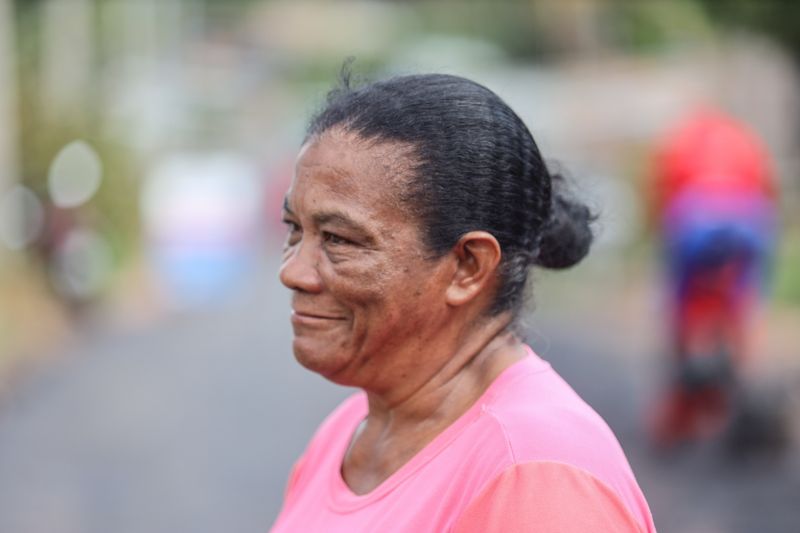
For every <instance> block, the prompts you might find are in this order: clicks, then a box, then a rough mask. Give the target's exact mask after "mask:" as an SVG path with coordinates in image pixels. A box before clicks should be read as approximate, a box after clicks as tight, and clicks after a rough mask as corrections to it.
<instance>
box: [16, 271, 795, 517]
mask: <svg viewBox="0 0 800 533" xmlns="http://www.w3.org/2000/svg"><path fill="white" fill-rule="evenodd" d="M287 302H288V296H287V295H286V294H285V292H283V291H282V290H281V289H280V288H279V287H278V286H277V283H276V282H275V281H274V280H273V279H272V278H271V277H269V278H266V279H264V280H262V281H261V282H260V283H259V284H258V285H257V286H254V287H252V288H251V290H248V291H246V294H242V295H240V296H239V297H237V298H235V299H232V300H231V301H230V302H228V303H226V304H225V305H224V306H223V307H221V308H219V309H217V310H216V311H215V312H213V313H205V314H193V315H185V316H177V317H173V318H172V319H170V320H168V321H166V322H161V323H159V324H158V325H157V326H154V327H150V328H147V329H142V330H139V331H137V332H127V333H126V332H119V331H117V332H114V333H109V332H108V331H106V330H103V331H102V332H99V331H98V332H94V333H93V332H91V331H89V332H87V334H86V335H85V336H83V337H82V338H81V340H80V341H79V342H75V343H73V344H72V345H70V346H65V347H64V349H63V352H64V353H63V354H61V355H60V356H59V357H58V358H57V362H56V363H52V362H51V363H48V365H47V366H46V367H43V368H41V369H40V370H38V371H36V372H34V373H32V374H31V375H30V376H29V377H28V378H27V379H25V381H24V382H22V383H20V384H18V386H17V387H16V388H15V389H14V390H13V391H11V393H10V394H8V395H6V396H5V397H4V399H3V402H2V404H0V532H2V533H108V532H114V533H134V532H136V533H140V532H147V533H161V532H163V533H176V532H191V533H205V532H208V533H212V532H213V533H219V532H223V531H224V532H226V533H227V532H242V533H249V532H253V533H255V532H263V531H265V529H266V528H267V526H268V525H269V524H270V523H271V521H272V520H273V518H274V516H275V514H276V512H277V509H278V507H279V505H280V499H281V493H282V490H283V485H284V481H285V478H286V475H287V473H288V470H289V468H290V465H291V462H292V461H293V459H294V458H295V457H296V456H297V454H298V453H300V451H301V450H302V447H303V444H304V443H305V441H306V440H307V439H308V437H309V436H310V434H311V432H312V431H313V428H314V427H315V426H316V425H317V423H318V422H319V421H320V420H321V419H322V417H323V416H324V415H325V413H327V412H328V411H329V410H330V409H331V408H332V407H333V406H334V405H335V404H336V403H337V402H338V401H339V399H341V398H342V397H344V396H345V395H346V394H347V391H345V390H342V389H339V388H337V387H334V386H331V385H329V384H328V383H325V382H324V381H323V380H321V379H320V378H318V377H316V376H314V375H310V374H308V373H307V372H305V371H303V370H302V369H300V368H298V366H297V365H296V364H295V363H294V361H293V359H292V357H291V354H290V348H289V345H290V338H289V328H288V321H287V312H286V311H285V309H286V304H287ZM534 316H536V317H538V318H537V319H536V320H535V324H536V326H535V328H533V329H532V333H531V335H530V340H531V343H532V344H533V346H534V348H535V349H537V351H539V352H540V353H541V354H542V355H543V356H544V357H545V358H547V359H549V360H550V361H551V362H552V363H553V364H554V366H555V367H556V368H557V369H558V370H559V371H560V372H562V374H563V375H564V376H565V377H566V378H567V379H568V381H570V382H571V383H572V384H573V386H574V387H575V388H576V389H577V390H578V391H579V392H580V393H581V394H583V395H584V397H585V398H586V399H587V400H589V401H590V403H592V404H593V405H594V406H595V407H596V408H597V409H598V411H600V413H601V414H602V415H604V416H605V417H606V419H607V420H608V421H609V422H610V424H611V425H612V427H613V428H614V430H615V431H616V432H617V434H618V435H619V437H620V439H621V441H622V443H623V446H624V447H625V448H626V450H627V451H628V454H629V456H630V459H631V462H632V464H633V467H634V470H635V471H636V473H637V476H638V478H639V480H640V483H641V485H642V487H643V489H644V490H645V493H646V495H647V496H648V499H649V500H650V503H651V507H652V508H653V512H654V514H655V517H656V524H657V526H658V527H659V530H660V531H661V532H662V533H670V532H683V533H717V532H719V533H722V532H752V531H757V532H762V533H769V532H787V533H788V532H795V531H798V530H800V526H798V524H800V505H798V502H800V471H799V470H798V468H797V464H798V462H797V460H796V456H794V455H792V456H790V457H789V459H787V460H785V461H784V462H781V463H778V464H776V465H773V466H769V465H765V464H761V463H758V464H754V465H731V464H729V463H725V462H723V461H721V460H720V459H719V458H718V454H717V453H715V450H714V449H713V448H708V447H707V448H701V449H698V450H694V451H691V452H690V453H687V454H684V455H682V456H680V457H673V458H671V459H668V458H658V457H655V456H654V455H653V454H651V453H650V452H649V451H648V448H647V446H646V445H645V443H644V440H643V438H642V437H641V432H640V430H639V422H640V419H641V416H640V414H641V412H642V401H643V398H645V396H646V391H647V389H648V388H649V382H651V381H652V380H649V378H648V377H647V376H648V372H649V369H648V367H647V365H646V364H645V363H644V362H642V361H644V360H646V359H642V360H639V361H638V362H637V360H631V358H630V357H629V356H628V355H624V354H622V353H621V352H620V351H619V350H618V349H617V348H616V347H615V344H614V339H615V338H618V337H619V335H620V334H624V333H625V332H615V331H608V330H607V329H605V330H604V328H602V327H599V328H598V327H591V326H592V325H587V324H585V323H582V322H581V321H580V319H578V318H575V317H573V316H572V315H568V314H564V313H555V314H554V313H550V314H548V313H545V312H537V314H536V315H534ZM577 333H579V334H577ZM51 361H52V359H51Z"/></svg>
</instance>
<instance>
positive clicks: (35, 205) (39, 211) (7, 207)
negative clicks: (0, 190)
mask: <svg viewBox="0 0 800 533" xmlns="http://www.w3.org/2000/svg"><path fill="white" fill-rule="evenodd" d="M43 226H44V208H43V207H42V203H41V202H40V201H39V199H38V198H37V197H36V195H35V194H34V193H33V192H32V191H31V190H30V189H28V188H27V187H24V186H22V185H15V186H13V187H11V188H10V189H9V190H8V191H7V192H6V193H5V194H4V195H2V196H0V242H2V243H3V244H4V245H5V246H6V247H7V248H10V249H12V250H20V249H22V248H25V247H26V246H27V245H29V244H30V243H32V242H33V241H35V240H36V239H37V238H38V237H39V235H40V234H41V232H42V228H43Z"/></svg>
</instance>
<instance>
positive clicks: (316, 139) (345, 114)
mask: <svg viewBox="0 0 800 533" xmlns="http://www.w3.org/2000/svg"><path fill="white" fill-rule="evenodd" d="M560 185H561V180H560V179H559V178H556V177H553V176H551V175H550V174H549V173H548V171H547V168H546V167H545V164H544V162H543V161H542V158H541V156H540V154H539V151H538V149H537V148H536V145H535V144H534V141H533V138H532V137H531V134H530V132H529V131H528V130H527V128H526V127H525V125H524V124H523V123H522V121H521V120H520V119H519V117H517V116H516V114H514V112H513V111H512V110H511V109H510V108H509V107H508V106H507V105H506V104H505V103H503V102H502V101H501V100H500V98H498V97H497V96H496V95H495V94H494V93H492V92H491V91H489V90H488V89H486V88H484V87H482V86H480V85H478V84H476V83H474V82H471V81H469V80H466V79H463V78H459V77H455V76H446V75H420V76H406V77H398V78H394V79H390V80H387V81H383V82H378V83H374V84H371V85H367V86H364V87H361V88H358V89H351V88H350V87H349V83H348V82H347V77H346V76H345V80H344V83H343V86H342V88H340V89H338V90H336V91H334V92H332V93H331V95H329V99H328V104H327V106H326V107H325V109H324V110H323V111H322V112H320V113H319V114H318V115H317V116H316V117H315V118H314V119H313V120H312V122H311V124H310V127H309V130H308V134H307V137H306V140H305V143H304V145H303V147H302V150H301V152H300V155H299V158H298V161H297V165H296V171H295V176H294V179H293V181H292V184H291V187H290V189H289V191H288V193H287V196H286V201H285V208H284V220H285V222H286V223H287V225H288V226H289V236H288V239H287V242H286V247H285V251H284V256H283V265H282V267H281V271H280V278H281V281H282V282H283V284H284V285H286V286H287V287H288V288H289V289H291V291H292V318H291V321H292V326H293V329H294V342H293V349H294V354H295V357H296V358H297V360H298V361H299V362H300V363H301V364H302V365H303V366H305V367H306V368H308V369H310V370H312V371H314V372H318V373H320V374H322V375H323V376H324V377H326V378H327V379H329V380H331V381H334V382H336V383H339V384H342V385H347V386H351V387H358V388H360V389H361V390H362V391H363V392H361V393H359V394H356V395H354V396H352V397H351V398H349V399H348V400H346V401H345V402H344V403H343V404H342V405H341V406H339V407H338V408H337V409H336V410H335V411H334V412H333V413H332V414H331V415H330V416H329V417H328V419H327V420H326V421H325V422H324V423H323V424H322V426H321V427H320V428H319V430H318V431H317V433H316V435H315V436H314V437H313V439H312V440H311V442H310V444H309V446H308V448H307V449H306V451H305V453H304V455H303V456H302V458H301V459H300V460H299V461H298V463H297V464H296V465H295V468H294V470H293V472H292V474H291V477H290V480H289V484H288V488H287V491H286V498H285V502H284V506H283V509H282V511H281V514H280V516H279V517H278V519H277V521H276V523H275V525H274V526H273V531H275V532H285V531H304V532H305V531H326V532H328V531H348V532H354V531H380V532H387V531H413V532H424V531H436V532H439V531H456V532H478V531H480V532H486V531H503V532H509V531H511V532H514V531H559V532H564V531H654V528H653V524H652V519H651V518H650V513H649V510H648V508H647V503H646V502H645V499H644V497H643V496H642V493H641V491H640V490H639V488H638V486H637V484H636V481H635V479H634V476H633V474H632V473H631V470H630V467H629V466H628V463H627V461H626V459H625V456H624V454H623V452H622V450H621V448H620V446H619V444H618V443H617V441H616V439H615V438H614V436H613V434H612V433H611V431H610V430H609V428H608V427H607V426H606V424H605V423H604V422H603V421H602V419H601V418H600V417H599V416H598V415H597V414H596V413H595V412H594V411H592V410H591V408H590V407H588V406H587V405H586V404H585V403H583V401H582V400H580V398H578V396H577V395H576V394H575V393H574V392H573V391H572V390H571V389H570V388H569V386H568V385H567V384H566V383H564V382H563V381H562V380H561V378H559V377H558V376H557V375H556V373H555V372H554V371H553V369H552V368H550V366H549V365H548V364H547V363H546V362H544V361H542V360H541V359H539V358H538V357H537V356H536V355H535V354H534V353H533V352H532V351H531V349H530V348H529V347H527V346H526V345H525V344H523V342H522V341H521V340H520V338H519V336H518V335H517V333H516V331H515V324H516V319H517V317H518V315H519V312H520V309H521V307H522V304H523V294H524V289H525V284H526V279H527V272H528V269H529V267H530V266H531V265H538V266H542V267H546V268H565V267H568V266H571V265H573V264H574V263H576V262H578V261H579V260H580V259H581V258H582V257H583V256H584V255H585V254H586V252H587V251H588V248H589V245H590V242H591V240H592V235H591V232H590V229H589V223H590V221H591V216H590V213H589V211H588V210H587V209H586V208H585V207H584V206H582V205H580V204H578V203H575V202H573V201H572V200H570V199H568V198H567V197H566V196H564V195H563V191H561V189H560Z"/></svg>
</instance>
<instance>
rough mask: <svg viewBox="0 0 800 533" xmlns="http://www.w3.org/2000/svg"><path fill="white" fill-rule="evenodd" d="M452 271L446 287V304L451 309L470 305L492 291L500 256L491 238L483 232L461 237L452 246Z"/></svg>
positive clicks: (496, 245)
mask: <svg viewBox="0 0 800 533" xmlns="http://www.w3.org/2000/svg"><path fill="white" fill-rule="evenodd" d="M453 253H454V254H455V256H456V261H457V264H456V270H455V273H454V274H453V278H452V279H451V281H450V286H449V287H448V288H447V292H446V299H447V303H448V304H450V305H454V306H459V305H464V304H466V303H469V302H471V301H472V300H474V299H475V298H477V297H478V296H479V295H481V294H485V293H486V292H487V291H492V290H493V289H494V287H495V281H496V279H497V265H499V264H500V258H501V257H502V253H501V251H500V243H498V242H497V239H495V238H494V235H492V234H491V233H488V232H485V231H470V232H469V233H466V234H464V235H463V236H462V237H461V238H460V239H459V240H458V242H457V243H456V245H455V246H454V247H453Z"/></svg>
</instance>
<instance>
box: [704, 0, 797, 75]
mask: <svg viewBox="0 0 800 533" xmlns="http://www.w3.org/2000/svg"><path fill="white" fill-rule="evenodd" d="M697 1H698V3H699V4H701V5H702V6H703V7H704V8H705V10H706V12H707V13H708V16H709V17H710V18H711V19H712V21H713V22H715V23H717V24H719V25H721V26H723V27H728V28H733V29H747V30H755V31H758V32H759V33H763V34H764V35H767V36H768V37H770V38H772V39H774V40H776V41H777V42H778V43H780V44H782V45H783V46H784V47H785V48H786V50H787V51H788V52H789V53H790V54H791V55H792V57H793V59H794V60H795V62H797V63H800V30H798V28H799V27H800V2H796V1H794V0H726V1H725V2H720V1H718V0H697Z"/></svg>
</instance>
